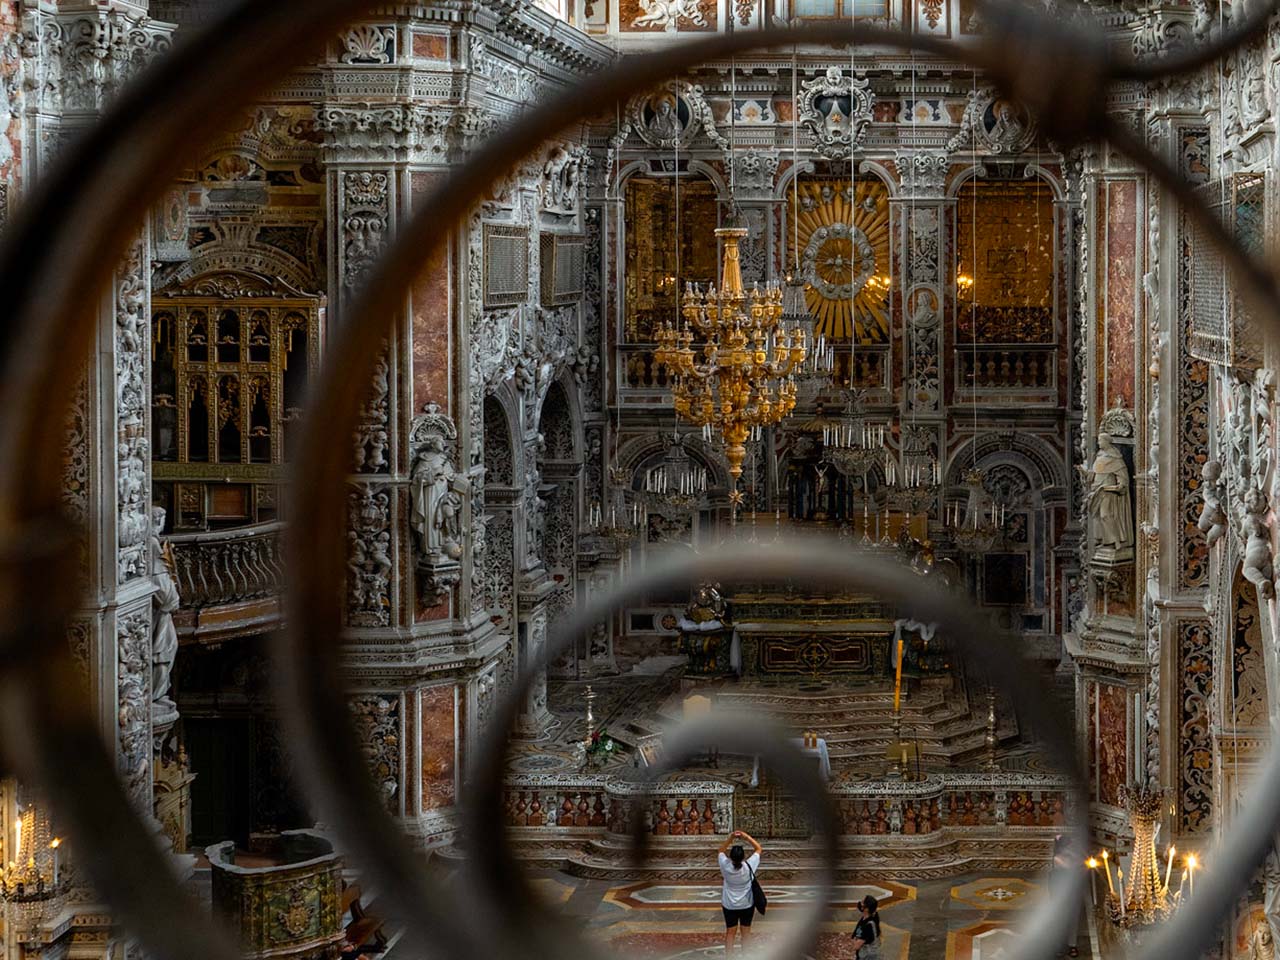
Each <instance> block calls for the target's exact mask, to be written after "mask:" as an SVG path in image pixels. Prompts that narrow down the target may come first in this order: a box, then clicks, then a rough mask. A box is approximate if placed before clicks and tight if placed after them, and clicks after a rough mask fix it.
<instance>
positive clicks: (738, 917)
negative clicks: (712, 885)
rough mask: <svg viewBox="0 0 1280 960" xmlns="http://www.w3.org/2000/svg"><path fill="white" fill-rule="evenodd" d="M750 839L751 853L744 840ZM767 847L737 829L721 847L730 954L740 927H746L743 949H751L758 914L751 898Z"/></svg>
mask: <svg viewBox="0 0 1280 960" xmlns="http://www.w3.org/2000/svg"><path fill="white" fill-rule="evenodd" d="M743 841H746V842H747V843H749V844H751V846H752V847H753V848H754V849H753V850H752V851H751V855H750V856H747V852H746V850H745V849H744V848H743V846H742V843H743ZM762 849H764V848H763V847H761V846H760V844H759V843H757V842H756V840H755V838H754V837H752V836H750V835H748V834H745V833H743V832H742V831H741V830H735V831H733V833H731V834H729V839H728V840H726V841H725V842H724V845H723V846H722V847H721V848H720V854H719V857H718V859H719V861H720V876H722V877H723V878H724V887H723V888H722V889H721V892H720V906H721V908H722V909H723V910H724V952H725V954H726V955H727V954H728V953H729V951H730V950H732V949H733V941H734V939H735V938H736V937H737V934H738V927H739V926H741V927H742V949H743V950H745V949H746V948H747V940H749V939H750V937H751V918H752V917H753V916H754V914H755V903H754V901H753V900H752V897H751V881H752V880H753V879H754V878H755V875H756V871H757V870H759V869H760V851H761V850H762Z"/></svg>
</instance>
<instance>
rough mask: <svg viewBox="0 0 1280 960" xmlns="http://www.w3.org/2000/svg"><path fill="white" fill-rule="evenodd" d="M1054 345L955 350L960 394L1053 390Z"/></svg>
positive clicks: (1055, 375) (958, 346) (959, 345)
mask: <svg viewBox="0 0 1280 960" xmlns="http://www.w3.org/2000/svg"><path fill="white" fill-rule="evenodd" d="M1057 351H1058V348H1057V347H1056V346H1053V345H1052V344H1050V345H1044V346H1016V347H984V346H979V347H978V348H977V349H976V350H973V349H970V348H968V347H966V346H965V345H964V344H963V343H961V344H958V345H957V347H956V365H957V373H958V377H957V382H958V383H959V384H960V387H961V389H962V390H963V391H965V392H969V391H972V390H974V389H975V388H976V389H977V390H978V391H979V392H986V391H990V390H1021V391H1025V390H1034V391H1038V392H1043V391H1046V390H1052V389H1053V388H1054V385H1055V384H1056V383H1057V374H1056V367H1057V359H1058V358H1057Z"/></svg>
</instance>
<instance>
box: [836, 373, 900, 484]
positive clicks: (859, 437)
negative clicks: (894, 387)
mask: <svg viewBox="0 0 1280 960" xmlns="http://www.w3.org/2000/svg"><path fill="white" fill-rule="evenodd" d="M887 434H888V427H887V426H886V425H884V424H876V423H868V422H867V415H866V411H865V409H864V408H863V395H862V392H861V391H858V390H850V391H849V399H848V401H847V402H846V404H845V409H844V414H843V416H841V417H840V418H838V420H837V421H836V422H835V423H833V424H831V425H830V426H826V427H823V429H822V452H823V459H825V460H826V461H827V462H828V463H830V464H831V465H832V466H834V467H835V468H836V469H837V470H839V471H840V472H841V473H843V474H844V475H845V476H846V477H860V476H863V475H865V474H866V472H867V471H868V470H870V469H871V467H872V466H873V465H875V464H876V463H877V462H879V461H880V460H881V458H882V457H884V455H885V453H884V452H885V439H886V437H887Z"/></svg>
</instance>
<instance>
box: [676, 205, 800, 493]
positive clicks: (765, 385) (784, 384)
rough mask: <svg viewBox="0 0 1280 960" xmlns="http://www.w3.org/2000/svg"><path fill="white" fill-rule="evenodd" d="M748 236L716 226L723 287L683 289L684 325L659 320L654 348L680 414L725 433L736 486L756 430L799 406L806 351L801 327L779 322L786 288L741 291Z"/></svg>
mask: <svg viewBox="0 0 1280 960" xmlns="http://www.w3.org/2000/svg"><path fill="white" fill-rule="evenodd" d="M746 235H747V231H746V229H745V228H743V227H721V228H720V229H718V230H716V236H717V237H718V238H719V239H720V240H722V241H723V242H724V262H723V266H722V268H721V277H720V289H719V290H716V288H715V286H714V285H711V286H710V287H709V288H708V289H707V290H705V291H703V290H700V289H698V288H697V287H696V286H695V285H693V284H689V285H688V286H686V288H685V293H684V297H683V300H682V304H681V313H682V314H683V316H684V323H682V324H681V325H680V326H679V327H677V326H676V325H674V324H672V323H671V322H670V321H667V322H666V323H664V324H662V325H661V326H660V327H659V328H658V331H657V349H656V350H655V351H654V359H655V360H656V361H657V362H658V363H659V364H661V365H663V366H664V367H666V369H667V371H668V373H669V374H670V377H671V380H672V386H671V392H672V397H673V402H674V405H675V410H676V415H677V416H678V417H680V418H681V419H683V420H687V421H689V422H690V423H695V424H697V425H698V426H700V427H702V429H703V432H704V434H705V435H707V436H708V437H710V436H712V435H714V434H715V433H719V434H720V436H721V438H722V439H723V441H724V449H725V459H726V460H727V461H728V465H729V474H730V476H731V477H732V478H733V480H734V483H735V485H736V483H737V480H738V478H739V477H740V476H741V475H742V461H743V458H744V457H745V456H746V452H747V449H746V443H747V439H748V437H750V435H751V432H752V430H754V429H756V428H759V427H765V426H769V425H771V424H774V423H777V422H779V421H780V420H782V419H783V418H784V417H786V416H787V415H788V414H790V413H791V411H792V410H794V409H795V405H796V383H795V374H796V373H797V372H798V371H799V368H800V366H801V364H803V363H804V359H805V356H806V354H807V348H806V344H805V334H804V331H803V329H798V328H796V329H793V328H790V327H784V326H782V325H781V320H782V314H783V311H782V288H781V287H779V286H778V285H777V284H776V283H768V284H766V285H765V287H764V289H763V290H762V289H760V288H759V287H758V286H756V287H753V288H752V289H751V290H750V291H749V292H748V291H746V290H744V289H743V286H742V269H741V267H740V265H739V262H738V244H739V242H740V241H741V240H742V238H743V237H745V236H746ZM695 344H696V346H695ZM733 492H734V494H737V491H736V490H735V491H733Z"/></svg>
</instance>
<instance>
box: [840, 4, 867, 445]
mask: <svg viewBox="0 0 1280 960" xmlns="http://www.w3.org/2000/svg"><path fill="white" fill-rule="evenodd" d="M857 25H858V17H857V8H856V5H855V0H849V29H850V30H854V29H855V28H856V27H857ZM857 70H858V44H857V42H856V41H855V40H854V39H853V38H852V37H851V38H850V40H849V109H848V111H846V113H847V114H848V115H847V116H846V117H845V121H846V122H847V123H848V124H849V389H850V391H855V390H857V389H858V307H857V302H856V301H857V293H856V291H855V290H854V289H853V287H854V284H853V264H854V253H855V251H856V246H855V244H854V233H853V231H854V229H855V228H854V223H855V221H856V220H857V217H856V215H855V213H856V209H857V203H858V162H857V158H856V157H855V152H856V149H857V148H856V145H855V144H854V137H853V84H854V81H855V80H856V79H857ZM864 423H865V421H864Z"/></svg>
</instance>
